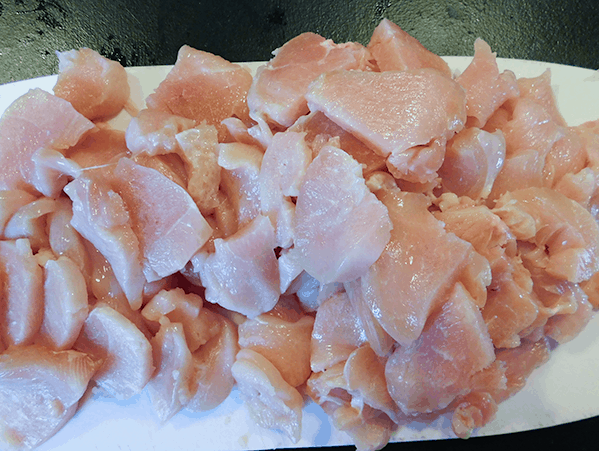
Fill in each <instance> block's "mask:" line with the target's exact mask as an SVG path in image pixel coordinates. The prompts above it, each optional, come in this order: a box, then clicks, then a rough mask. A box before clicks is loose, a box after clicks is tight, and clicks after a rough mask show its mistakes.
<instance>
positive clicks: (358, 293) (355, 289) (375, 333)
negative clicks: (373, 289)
mask: <svg viewBox="0 0 599 451" xmlns="http://www.w3.org/2000/svg"><path fill="white" fill-rule="evenodd" d="M343 286H344V287H345V291H346V292H347V295H348V297H349V300H350V302H351V304H352V306H353V307H354V310H355V312H356V314H357V316H358V319H359V320H360V323H361V324H362V327H363V328H364V333H365V334H366V337H368V344H369V345H370V348H371V349H372V350H374V352H375V353H376V354H377V355H378V356H380V357H384V356H386V355H387V354H388V353H389V351H390V350H391V349H392V348H393V345H394V344H395V340H393V338H392V337H391V335H389V334H388V333H387V332H385V329H383V327H382V326H381V324H380V323H379V321H378V320H377V319H376V317H375V316H374V313H373V312H372V310H371V308H370V305H369V304H368V303H367V302H366V299H365V298H364V293H363V292H362V284H361V281H360V279H356V280H353V281H351V282H348V283H345V284H343Z"/></svg>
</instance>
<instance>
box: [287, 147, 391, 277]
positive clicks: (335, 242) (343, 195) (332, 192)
mask: <svg viewBox="0 0 599 451" xmlns="http://www.w3.org/2000/svg"><path fill="white" fill-rule="evenodd" d="M391 227H392V226H391V222H390V221H389V216H388V213H387V211H386V208H385V206H384V205H383V204H381V202H380V201H378V200H377V199H376V197H375V196H374V195H373V194H372V193H371V192H370V191H369V190H368V188H367V187H366V185H365V183H364V178H363V177H362V168H361V167H360V165H359V164H358V163H357V162H356V161H355V160H354V159H353V158H352V157H350V156H349V155H348V154H347V153H345V152H343V151H342V150H341V149H338V148H336V147H333V146H326V147H324V148H323V149H321V151H320V153H319V154H318V156H317V157H316V158H315V159H314V160H313V161H312V163H311V164H310V166H308V169H307V171H306V175H305V177H304V179H303V182H302V184H301V186H300V190H299V194H298V196H297V205H296V210H295V248H296V249H297V251H298V252H299V254H300V264H301V266H302V267H303V269H304V270H306V272H308V273H309V274H310V275H311V276H313V277H314V278H315V279H317V280H318V281H319V282H320V283H321V284H327V283H331V282H349V281H350V280H353V279H355V278H356V277H360V276H361V275H362V274H364V273H365V272H366V271H367V270H368V267H369V266H370V265H372V264H373V263H374V262H375V261H376V260H377V259H378V258H379V256H380V255H381V252H382V251H383V248H384V247H385V245H386V244H387V242H388V241H389V236H390V235H389V232H390V230H391Z"/></svg>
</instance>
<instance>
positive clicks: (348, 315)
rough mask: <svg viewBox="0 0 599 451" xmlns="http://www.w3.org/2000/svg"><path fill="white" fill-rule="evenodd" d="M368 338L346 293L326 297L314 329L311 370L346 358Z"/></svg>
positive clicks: (330, 365) (315, 370)
mask: <svg viewBox="0 0 599 451" xmlns="http://www.w3.org/2000/svg"><path fill="white" fill-rule="evenodd" d="M367 341H368V338H367V337H366V333H365V332H364V328H363V327H362V323H360V319H359V318H358V316H357V314H356V311H355V309H354V307H353V306H352V304H351V303H350V301H349V298H348V297H347V294H346V293H337V294H334V295H333V296H331V297H329V298H328V299H326V300H325V301H324V302H323V303H322V304H321V305H320V307H319V308H318V310H317V311H316V318H315V320H314V328H313V330H312V355H311V360H310V366H311V367H312V371H314V372H319V371H324V370H326V369H327V368H330V367H332V366H333V365H335V364H337V363H339V362H343V361H344V360H346V359H347V358H348V357H349V356H350V354H351V353H352V352H353V351H354V350H355V349H357V348H358V347H360V346H361V345H362V344H364V343H366V342H367Z"/></svg>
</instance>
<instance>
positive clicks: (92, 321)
mask: <svg viewBox="0 0 599 451" xmlns="http://www.w3.org/2000/svg"><path fill="white" fill-rule="evenodd" d="M74 348H75V349H77V350H78V351H82V352H85V353H87V354H89V355H90V356H91V357H92V358H93V359H94V360H97V361H102V366H101V367H100V369H99V370H98V371H97V372H96V374H95V375H94V377H93V380H94V381H95V382H96V384H98V385H99V386H100V387H101V388H103V389H104V390H105V391H106V392H107V393H108V394H109V395H111V396H113V397H115V398H117V399H129V398H131V397H132V396H135V395H136V394H138V393H141V391H142V390H143V388H144V387H145V386H146V384H147V383H148V381H149V380H150V378H151V377H152V373H153V372H154V365H153V358H152V346H151V345H150V343H149V342H148V340H147V339H146V337H145V336H144V334H143V333H141V332H140V330H139V329H138V328H137V327H136V326H135V325H134V324H133V323H132V322H131V321H129V320H128V319H127V318H125V317H124V316H123V315H121V314H120V313H118V312H117V311H116V310H114V309H112V308H111V307H108V306H107V305H103V304H102V303H99V304H96V306H95V307H94V308H93V310H92V311H91V312H90V313H89V316H88V317H87V319H86V320H85V323H84V325H83V329H82V331H81V335H79V338H78V339H77V341H76V342H75V345H74Z"/></svg>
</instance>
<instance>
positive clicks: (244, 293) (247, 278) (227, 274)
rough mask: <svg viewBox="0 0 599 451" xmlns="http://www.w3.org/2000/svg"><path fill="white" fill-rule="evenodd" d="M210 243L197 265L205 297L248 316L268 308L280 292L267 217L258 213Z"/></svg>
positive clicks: (272, 240) (272, 233)
mask: <svg viewBox="0 0 599 451" xmlns="http://www.w3.org/2000/svg"><path fill="white" fill-rule="evenodd" d="M214 247H215V251H214V253H213V254H210V255H209V256H208V257H207V258H206V260H205V262H204V263H203V264H202V265H201V268H200V277H201V280H202V284H203V285H204V287H206V300H207V301H209V302H212V303H215V304H219V305H221V306H222V307H225V308H227V309H229V310H233V311H235V312H239V313H242V314H244V315H246V316H249V317H251V318H253V317H256V316H258V315H259V314H261V313H264V312H267V311H269V310H270V309H272V308H273V307H274V306H275V304H276V303H277V300H278V299H279V295H280V294H281V293H280V291H279V268H278V265H277V260H276V257H275V253H274V248H275V231H274V228H273V227H272V224H271V223H270V220H269V219H268V218H267V217H266V216H262V215H259V216H257V217H256V218H255V219H254V220H253V221H252V222H250V223H249V224H248V225H247V226H246V227H244V228H242V229H241V230H239V231H238V232H237V233H236V234H234V235H232V236H230V237H229V238H226V239H220V238H218V239H216V240H214Z"/></svg>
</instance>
